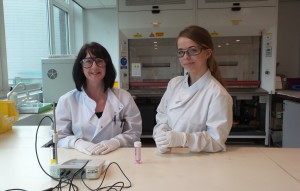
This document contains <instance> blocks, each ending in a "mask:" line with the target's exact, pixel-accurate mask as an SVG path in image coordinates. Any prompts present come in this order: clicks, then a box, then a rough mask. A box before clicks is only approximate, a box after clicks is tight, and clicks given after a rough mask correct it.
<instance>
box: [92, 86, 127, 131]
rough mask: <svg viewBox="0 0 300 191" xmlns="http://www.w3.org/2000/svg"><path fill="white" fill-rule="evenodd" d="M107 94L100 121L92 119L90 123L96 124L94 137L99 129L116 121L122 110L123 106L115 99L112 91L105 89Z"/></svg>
mask: <svg viewBox="0 0 300 191" xmlns="http://www.w3.org/2000/svg"><path fill="white" fill-rule="evenodd" d="M107 93H108V95H107V100H106V104H105V107H104V110H103V115H102V117H101V118H100V120H99V119H98V118H92V119H93V122H92V123H93V124H97V129H96V132H95V134H94V136H96V135H97V134H98V132H100V131H101V129H102V128H104V127H106V126H107V125H108V124H109V123H110V122H112V121H114V120H117V119H118V118H119V117H118V115H119V113H120V112H121V111H122V109H123V108H124V105H123V104H122V103H121V102H120V100H119V99H118V98H117V96H116V94H115V93H114V90H113V89H107Z"/></svg>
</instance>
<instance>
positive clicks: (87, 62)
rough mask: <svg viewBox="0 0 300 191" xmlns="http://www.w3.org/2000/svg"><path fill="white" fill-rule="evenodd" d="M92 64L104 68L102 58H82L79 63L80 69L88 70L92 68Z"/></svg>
mask: <svg viewBox="0 0 300 191" xmlns="http://www.w3.org/2000/svg"><path fill="white" fill-rule="evenodd" d="M94 62H95V63H96V65H97V66H98V67H100V68H104V67H105V66H106V63H105V60H103V59H102V58H95V57H90V58H84V59H82V60H81V62H80V63H81V65H82V67H84V68H90V67H92V65H93V63H94Z"/></svg>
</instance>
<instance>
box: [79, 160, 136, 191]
mask: <svg viewBox="0 0 300 191" xmlns="http://www.w3.org/2000/svg"><path fill="white" fill-rule="evenodd" d="M112 164H115V165H117V166H118V168H119V169H120V171H121V172H122V174H123V176H124V177H125V178H126V179H127V181H128V182H129V185H128V186H124V185H125V183H124V182H116V183H114V184H113V185H111V186H105V187H102V184H103V182H104V180H105V177H106V174H107V171H108V169H109V167H110V166H111V165H112ZM81 180H82V182H83V184H84V185H85V186H86V188H88V189H89V190H90V191H100V190H104V189H107V191H109V190H117V188H120V190H122V189H123V188H130V187H131V181H130V180H129V178H128V177H127V176H126V174H125V173H124V172H123V170H122V168H121V167H120V165H119V164H118V163H116V162H111V163H110V164H109V165H108V166H107V168H106V169H105V172H104V175H103V178H102V181H101V183H100V185H99V186H98V188H96V189H92V188H90V187H89V186H88V185H87V184H86V183H85V182H84V180H83V178H82V177H81ZM120 183H121V184H122V186H118V185H117V184H120Z"/></svg>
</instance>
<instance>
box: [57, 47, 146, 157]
mask: <svg viewBox="0 0 300 191" xmlns="http://www.w3.org/2000/svg"><path fill="white" fill-rule="evenodd" d="M72 74H73V80H74V82H75V86H76V89H74V90H72V91H70V92H68V93H66V94H64V95H62V96H61V97H60V98H59V100H58V103H57V107H56V111H55V113H56V126H57V129H59V136H58V138H59V141H58V147H64V148H75V149H77V150H79V151H80V152H83V153H85V154H89V155H92V154H106V153H109V152H111V151H113V150H116V149H117V148H119V147H121V146H123V147H126V146H133V143H134V142H135V141H139V140H140V136H141V132H142V119H141V115H140V111H139V109H138V107H137V106H136V104H135V102H134V100H133V98H132V96H131V95H130V94H129V93H128V92H127V91H125V90H123V89H116V88H114V87H113V85H114V82H115V78H116V71H115V68H114V66H113V63H112V60H111V57H110V55H109V53H108V52H107V50H106V49H105V48H104V47H103V46H102V45H100V44H98V43H96V42H91V43H87V44H84V45H83V46H82V48H81V49H80V51H79V53H78V55H77V58H76V60H75V63H74V66H73V73H72Z"/></svg>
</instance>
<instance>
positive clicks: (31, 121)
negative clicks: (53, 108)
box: [13, 114, 53, 126]
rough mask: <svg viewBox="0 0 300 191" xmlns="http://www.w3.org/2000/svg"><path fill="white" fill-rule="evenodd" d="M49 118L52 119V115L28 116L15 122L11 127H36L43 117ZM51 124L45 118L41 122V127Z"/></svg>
mask: <svg viewBox="0 0 300 191" xmlns="http://www.w3.org/2000/svg"><path fill="white" fill-rule="evenodd" d="M45 116H49V117H51V118H52V119H53V114H49V115H46V114H33V115H29V116H27V117H24V118H23V119H19V120H18V121H16V122H15V123H14V124H13V126H38V125H39V123H40V121H41V120H42V119H43V118H44V117H45ZM51 124H52V121H51V120H50V119H49V118H48V117H46V118H45V119H44V120H43V122H42V123H41V126H50V125H51Z"/></svg>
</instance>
